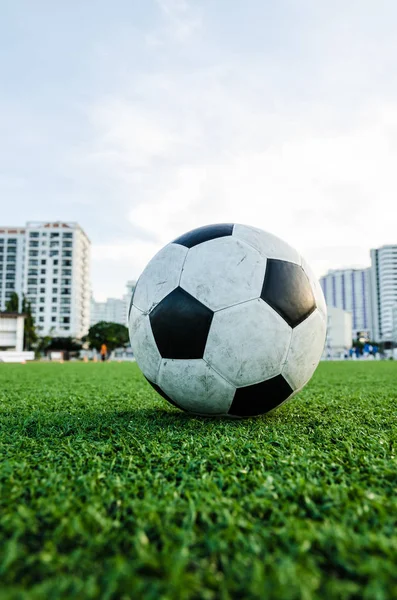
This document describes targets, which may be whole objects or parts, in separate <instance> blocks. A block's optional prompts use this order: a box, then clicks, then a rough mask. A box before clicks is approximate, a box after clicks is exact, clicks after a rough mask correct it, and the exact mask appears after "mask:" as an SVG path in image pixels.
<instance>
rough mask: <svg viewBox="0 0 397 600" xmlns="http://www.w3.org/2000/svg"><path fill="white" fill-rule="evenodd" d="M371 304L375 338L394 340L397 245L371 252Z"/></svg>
mask: <svg viewBox="0 0 397 600" xmlns="http://www.w3.org/2000/svg"><path fill="white" fill-rule="evenodd" d="M371 300H372V302H371V304H372V320H373V326H374V336H373V337H374V338H375V340H376V341H380V342H388V341H391V340H392V330H393V315H392V309H393V305H394V304H395V303H397V245H388V246H382V247H381V248H376V249H373V250H371Z"/></svg>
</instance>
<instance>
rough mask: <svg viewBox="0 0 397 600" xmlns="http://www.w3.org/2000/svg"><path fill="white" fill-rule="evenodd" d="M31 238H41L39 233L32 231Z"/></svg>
mask: <svg viewBox="0 0 397 600" xmlns="http://www.w3.org/2000/svg"><path fill="white" fill-rule="evenodd" d="M29 237H31V238H38V237H39V232H38V231H31V232H30V233H29Z"/></svg>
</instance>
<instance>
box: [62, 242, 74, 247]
mask: <svg viewBox="0 0 397 600" xmlns="http://www.w3.org/2000/svg"><path fill="white" fill-rule="evenodd" d="M72 246H73V242H63V247H64V248H71V247H72Z"/></svg>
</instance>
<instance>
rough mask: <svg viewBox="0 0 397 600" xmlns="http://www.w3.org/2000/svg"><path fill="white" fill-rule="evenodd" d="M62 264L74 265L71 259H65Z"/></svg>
mask: <svg viewBox="0 0 397 600" xmlns="http://www.w3.org/2000/svg"><path fill="white" fill-rule="evenodd" d="M62 266H63V267H71V266H72V261H71V260H63V261H62Z"/></svg>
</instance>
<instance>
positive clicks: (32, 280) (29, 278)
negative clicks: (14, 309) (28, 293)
mask: <svg viewBox="0 0 397 600" xmlns="http://www.w3.org/2000/svg"><path fill="white" fill-rule="evenodd" d="M28 285H37V279H35V278H33V277H28Z"/></svg>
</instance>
